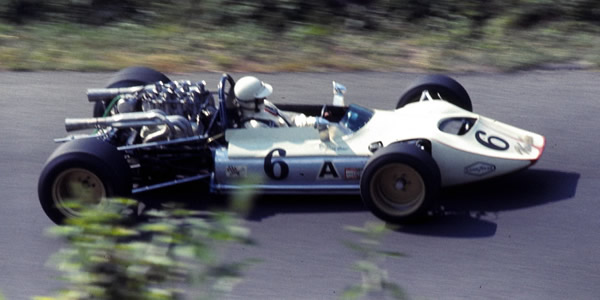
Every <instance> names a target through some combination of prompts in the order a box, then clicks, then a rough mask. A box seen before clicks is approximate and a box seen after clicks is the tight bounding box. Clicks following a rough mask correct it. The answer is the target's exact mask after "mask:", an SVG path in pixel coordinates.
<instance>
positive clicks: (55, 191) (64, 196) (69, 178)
mask: <svg viewBox="0 0 600 300" xmlns="http://www.w3.org/2000/svg"><path fill="white" fill-rule="evenodd" d="M105 198H106V189H105V188H104V184H103V183H102V180H100V178H99V177H98V176H96V174H94V173H92V172H90V171H88V170H85V169H81V168H72V169H67V170H65V171H62V172H61V173H60V174H59V175H58V176H57V177H56V180H55V181H54V184H53V185H52V200H53V201H54V205H55V206H56V208H57V209H58V210H60V211H61V213H62V214H63V215H65V216H75V217H76V216H80V215H81V211H82V209H85V208H90V207H94V206H100V205H101V204H102V203H103V202H104V199H105Z"/></svg>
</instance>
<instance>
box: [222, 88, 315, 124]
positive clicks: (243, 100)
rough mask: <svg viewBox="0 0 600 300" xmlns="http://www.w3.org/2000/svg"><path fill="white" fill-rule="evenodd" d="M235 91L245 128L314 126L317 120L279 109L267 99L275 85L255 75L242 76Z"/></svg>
mask: <svg viewBox="0 0 600 300" xmlns="http://www.w3.org/2000/svg"><path fill="white" fill-rule="evenodd" d="M233 91H234V93H235V97H236V98H237V101H238V103H239V105H240V110H241V113H242V119H241V123H242V124H243V126H244V127H245V128H257V127H294V126H297V127H303V126H314V124H315V122H316V118H315V117H307V116H306V115H304V114H301V113H294V112H287V111H282V110H279V109H278V108H277V107H276V106H275V105H274V104H273V103H271V102H270V101H267V100H265V99H266V98H267V97H268V96H269V95H271V94H272V93H273V87H272V86H271V85H270V84H268V83H266V82H263V81H260V80H259V79H258V78H256V77H254V76H245V77H242V78H240V80H238V81H237V82H236V83H235V86H234V89H233Z"/></svg>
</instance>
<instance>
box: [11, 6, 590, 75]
mask: <svg viewBox="0 0 600 300" xmlns="http://www.w3.org/2000/svg"><path fill="white" fill-rule="evenodd" d="M436 22H437V23H436ZM509 23H510V20H508V19H506V18H505V19H502V18H497V19H493V20H491V21H490V22H487V23H486V24H485V25H484V26H483V27H479V28H477V29H476V30H473V29H471V27H472V26H471V24H469V23H468V21H461V20H458V21H455V22H452V23H446V22H444V21H442V20H438V21H436V20H435V19H432V20H428V22H427V26H423V25H420V26H417V25H411V24H404V25H402V26H401V27H400V26H399V27H398V28H396V29H394V30H387V31H386V32H373V31H364V30H362V31H361V30H352V29H349V28H333V27H325V26H319V25H305V24H298V25H296V26H294V27H292V28H291V29H289V30H287V31H285V32H280V33H275V32H270V31H268V30H266V29H264V28H262V27H259V26H256V25H252V24H242V25H237V26H233V27H228V28H224V29H215V28H188V27H185V26H183V25H176V24H156V25H154V26H150V27H145V26H139V25H136V24H131V23H118V24H113V25H110V26H103V27H96V26H89V25H79V24H72V23H32V24H28V25H25V26H16V25H7V24H0V69H3V70H76V71H98V70H116V69H120V68H123V67H127V66H131V65H146V66H150V67H154V68H157V69H159V70H161V71H165V72H174V71H176V72H191V71H251V72H277V71H333V70H342V71H353V70H376V71H422V70H433V71H458V72H469V71H511V70H518V69H526V68H532V67H537V66H540V65H544V64H549V63H575V64H577V65H580V66H584V67H587V68H593V69H595V68H597V67H598V66H599V65H600V57H598V55H597V54H596V53H598V50H600V35H599V34H598V33H599V32H600V28H599V27H598V26H592V25H589V24H587V23H575V22H560V23H544V24H540V25H538V26H536V27H533V28H529V29H527V30H515V29H511V27H510V26H509V25H507V24H509Z"/></svg>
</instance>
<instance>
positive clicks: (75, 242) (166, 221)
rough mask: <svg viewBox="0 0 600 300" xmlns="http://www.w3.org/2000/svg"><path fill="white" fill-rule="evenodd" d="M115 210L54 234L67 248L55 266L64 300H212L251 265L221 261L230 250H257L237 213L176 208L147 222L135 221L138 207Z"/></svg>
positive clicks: (152, 214) (128, 203) (120, 202)
mask: <svg viewBox="0 0 600 300" xmlns="http://www.w3.org/2000/svg"><path fill="white" fill-rule="evenodd" d="M110 203H111V204H110V206H109V209H102V210H99V209H92V210H88V211H85V212H84V213H83V215H82V216H81V217H79V218H73V219H69V220H67V225H65V226H60V227H54V228H53V229H52V230H51V232H52V233H53V234H55V235H57V236H60V237H62V238H64V239H65V240H66V241H67V244H68V247H67V248H66V249H62V250H61V251H60V252H59V253H57V254H56V255H54V256H53V258H52V259H51V263H52V264H53V265H54V266H56V268H57V269H58V270H60V271H62V272H63V273H64V274H65V275H64V280H65V281H66V282H67V287H66V288H65V289H64V290H62V291H61V292H60V294H59V296H58V297H57V298H61V299H63V298H66V299H134V300H135V299H140V300H141V299H179V298H180V296H181V295H182V294H183V293H184V292H183V291H184V290H190V291H191V292H193V293H195V294H198V297H199V298H201V299H213V298H215V297H217V296H218V295H220V293H222V292H227V291H230V290H231V289H232V288H233V286H234V285H235V284H236V283H237V282H239V281H240V279H241V272H242V270H243V269H244V268H245V267H246V266H247V265H248V264H249V263H250V262H251V261H250V260H248V261H241V262H233V263H224V262H221V261H220V255H219V254H220V253H221V252H222V250H223V248H224V247H225V246H226V245H228V244H232V243H243V244H249V243H251V240H250V239H249V232H248V230H247V229H246V228H244V227H243V226H241V225H240V221H239V219H237V218H235V217H234V216H233V215H232V214H230V213H203V214H201V213H199V212H195V211H190V210H186V209H183V208H180V207H177V206H173V207H169V208H166V209H164V210H160V211H158V210H153V211H149V212H148V213H147V214H145V215H144V219H145V220H143V222H140V221H139V220H133V219H132V218H131V217H128V215H129V213H131V211H132V208H131V207H132V205H134V204H135V202H132V200H126V199H116V200H111V202H110ZM127 212H129V213H127ZM190 287H191V288H190ZM38 299H54V298H52V297H45V298H41V297H40V298H38Z"/></svg>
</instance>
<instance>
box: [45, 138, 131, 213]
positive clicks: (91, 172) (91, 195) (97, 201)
mask: <svg viewBox="0 0 600 300" xmlns="http://www.w3.org/2000/svg"><path fill="white" fill-rule="evenodd" d="M131 186H132V185H131V175H130V168H129V164H128V163H127V161H126V160H125V158H124V157H123V155H122V153H120V152H119V151H118V150H117V149H116V148H115V147H114V146H112V145H110V144H108V143H106V142H104V141H101V140H97V139H92V138H90V139H79V140H74V141H71V142H67V143H65V144H62V145H61V146H59V147H58V148H57V149H56V150H55V151H54V153H53V154H52V155H51V156H50V158H49V159H48V162H47V163H46V165H45V166H44V169H43V171H42V174H41V175H40V178H39V182H38V197H39V200H40V204H41V205H42V208H43V210H44V212H45V213H46V215H48V217H49V218H50V219H51V220H52V221H54V222H55V223H57V224H60V223H62V222H63V221H64V219H65V218H68V217H77V216H80V215H81V212H82V210H84V209H87V208H90V207H102V206H103V205H106V199H107V198H108V197H114V196H129V194H130V193H131Z"/></svg>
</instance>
